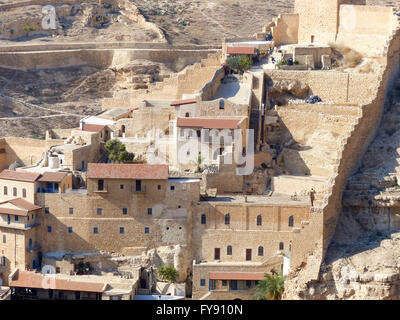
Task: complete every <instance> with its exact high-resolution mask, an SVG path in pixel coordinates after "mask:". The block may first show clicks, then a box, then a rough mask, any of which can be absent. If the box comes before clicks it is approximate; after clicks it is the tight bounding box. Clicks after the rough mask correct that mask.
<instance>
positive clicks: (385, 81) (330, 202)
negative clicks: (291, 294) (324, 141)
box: [291, 29, 400, 281]
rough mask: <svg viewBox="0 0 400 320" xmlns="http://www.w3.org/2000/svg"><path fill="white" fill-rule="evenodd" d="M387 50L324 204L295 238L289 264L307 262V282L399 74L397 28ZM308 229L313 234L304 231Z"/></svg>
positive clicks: (316, 271) (313, 275) (345, 143)
mask: <svg viewBox="0 0 400 320" xmlns="http://www.w3.org/2000/svg"><path fill="white" fill-rule="evenodd" d="M386 48H387V49H385V56H386V69H385V70H384V72H383V73H382V74H381V75H379V77H378V81H377V89H376V90H375V91H373V94H374V97H373V98H372V99H370V102H367V103H364V104H363V105H362V116H361V117H360V118H359V121H358V123H357V124H356V126H355V127H354V130H353V131H352V133H351V135H350V136H349V137H348V138H345V139H343V142H342V147H341V148H340V152H341V157H340V161H339V163H338V164H337V165H336V167H335V174H334V175H332V176H331V178H330V180H329V190H330V192H329V194H328V195H326V196H325V203H326V205H324V206H323V207H321V208H315V209H314V210H313V211H312V214H311V218H310V224H309V225H307V226H306V227H305V228H304V229H302V230H301V232H300V233H298V234H296V235H295V237H294V240H293V252H294V253H295V255H293V257H292V261H291V264H292V268H296V266H299V265H300V264H301V263H302V262H304V261H307V260H308V261H309V262H310V263H309V265H307V267H306V269H305V271H304V273H305V276H306V279H307V281H309V280H312V279H317V278H318V274H319V266H320V263H321V262H322V259H323V256H324V254H325V252H326V250H327V247H328V245H329V243H330V241H331V239H332V236H333V234H334V232H335V228H336V224H337V221H338V217H339V213H340V208H341V200H342V192H343V190H344V187H345V184H346V182H347V179H348V178H349V177H350V176H351V175H352V174H353V172H354V171H355V170H356V168H357V167H358V166H359V164H360V161H361V160H362V156H363V154H364V152H365V150H366V149H367V147H368V145H369V143H370V142H371V141H372V139H373V138H374V136H375V132H376V130H377V128H378V126H379V122H380V119H381V115H382V112H383V106H384V101H385V96H386V92H387V90H388V87H389V86H390V85H391V80H392V79H393V78H394V76H395V75H396V74H397V73H398V72H399V61H400V29H397V30H396V31H395V32H394V33H393V35H392V36H391V37H390V39H389V41H388V43H387V46H386ZM367 101H368V100H367ZM307 230H313V231H312V232H307ZM310 256H311V257H313V259H311V258H310ZM307 257H308V259H307Z"/></svg>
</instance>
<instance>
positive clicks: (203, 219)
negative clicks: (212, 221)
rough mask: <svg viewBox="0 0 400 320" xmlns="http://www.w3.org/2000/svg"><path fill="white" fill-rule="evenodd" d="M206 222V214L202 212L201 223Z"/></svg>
mask: <svg viewBox="0 0 400 320" xmlns="http://www.w3.org/2000/svg"><path fill="white" fill-rule="evenodd" d="M206 223H207V216H206V215H205V214H204V213H203V214H202V215H201V224H206Z"/></svg>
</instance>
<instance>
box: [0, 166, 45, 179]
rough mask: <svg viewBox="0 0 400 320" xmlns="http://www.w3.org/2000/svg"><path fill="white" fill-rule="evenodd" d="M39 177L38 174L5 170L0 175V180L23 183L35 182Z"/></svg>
mask: <svg viewBox="0 0 400 320" xmlns="http://www.w3.org/2000/svg"><path fill="white" fill-rule="evenodd" d="M39 177H40V173H33V172H27V171H13V170H7V169H5V170H3V171H2V172H1V173H0V179H5V180H15V181H24V182H35V181H36V180H37V179H38V178H39Z"/></svg>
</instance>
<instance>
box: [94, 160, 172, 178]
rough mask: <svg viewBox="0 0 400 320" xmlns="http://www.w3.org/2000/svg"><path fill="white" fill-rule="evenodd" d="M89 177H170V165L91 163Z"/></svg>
mask: <svg viewBox="0 0 400 320" xmlns="http://www.w3.org/2000/svg"><path fill="white" fill-rule="evenodd" d="M87 177H88V178H92V179H93V178H94V179H155V180H163V179H168V165H164V164H134V163H126V164H112V163H89V164H88V169H87Z"/></svg>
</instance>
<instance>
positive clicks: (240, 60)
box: [226, 55, 253, 73]
mask: <svg viewBox="0 0 400 320" xmlns="http://www.w3.org/2000/svg"><path fill="white" fill-rule="evenodd" d="M226 64H227V65H228V66H229V68H231V69H232V70H235V71H236V72H240V73H243V72H244V71H246V70H249V69H250V68H251V66H252V65H253V59H252V58H251V57H250V56H248V55H236V56H231V57H228V59H226Z"/></svg>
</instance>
